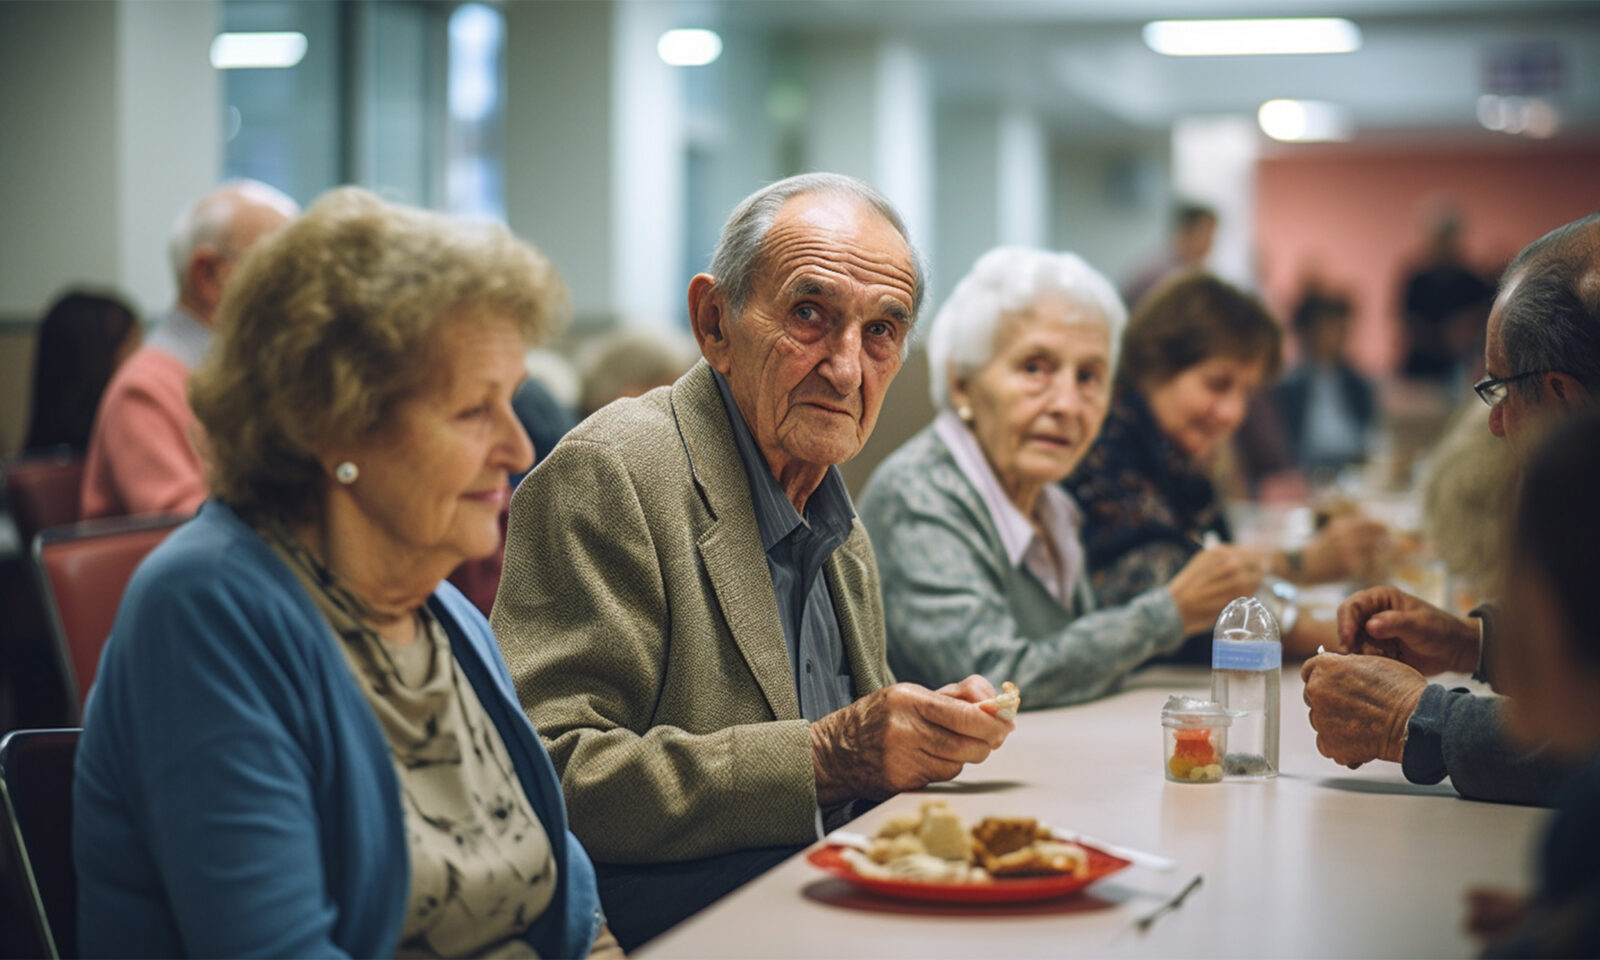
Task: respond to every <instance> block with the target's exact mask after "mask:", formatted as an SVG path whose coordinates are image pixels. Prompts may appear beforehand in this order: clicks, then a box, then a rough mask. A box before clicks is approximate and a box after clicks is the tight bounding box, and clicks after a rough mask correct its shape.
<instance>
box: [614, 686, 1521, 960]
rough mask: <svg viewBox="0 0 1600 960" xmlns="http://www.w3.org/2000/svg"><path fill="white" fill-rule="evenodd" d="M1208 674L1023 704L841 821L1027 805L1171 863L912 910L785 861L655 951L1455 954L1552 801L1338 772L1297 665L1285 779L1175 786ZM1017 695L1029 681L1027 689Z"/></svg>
mask: <svg viewBox="0 0 1600 960" xmlns="http://www.w3.org/2000/svg"><path fill="white" fill-rule="evenodd" d="M1209 682H1210V681H1209V672H1208V671H1201V670H1196V669H1193V668H1190V669H1186V670H1185V669H1177V668H1157V669H1154V670H1148V671H1145V672H1143V673H1141V674H1138V675H1136V676H1135V677H1133V678H1132V679H1131V681H1130V683H1129V685H1128V687H1127V688H1126V689H1125V690H1124V692H1122V693H1120V694H1118V695H1116V696H1113V697H1110V698H1107V699H1105V700H1101V701H1099V702H1096V703H1091V704H1085V705H1083V706H1078V707H1068V708H1064V709H1059V710H1049V711H1042V712H1037V713H1024V714H1022V716H1021V717H1019V718H1018V721H1017V729H1016V732H1015V733H1013V734H1012V736H1011V738H1010V739H1009V740H1008V741H1007V742H1006V745H1005V746H1004V747H1003V748H1001V750H1000V751H998V752H997V753H996V754H995V755H994V756H992V757H991V758H990V759H989V761H988V762H987V763H985V764H983V765H981V766H979V767H976V768H969V769H968V770H967V771H966V773H965V775H964V776H962V777H961V778H960V779H959V780H957V781H956V782H955V783H953V784H946V785H941V786H939V787H936V788H933V789H929V790H925V791H921V792H918V793H914V794H903V795H901V796H899V797H896V798H894V799H892V800H890V801H888V802H887V803H885V804H883V805H882V806H880V807H878V808H877V809H875V810H873V811H872V812H870V813H868V814H867V815H866V816H864V817H862V818H861V819H860V820H858V821H856V822H855V823H854V824H852V825H851V827H850V829H852V830H857V831H860V832H863V833H873V832H875V831H876V829H877V826H878V824H879V823H880V822H881V821H882V820H883V819H884V818H886V817H887V816H889V815H891V814H893V813H895V812H898V811H904V810H914V809H915V808H916V806H917V805H918V804H919V803H921V802H922V801H924V800H927V799H930V798H934V797H937V798H939V799H943V800H946V801H948V802H949V803H950V804H951V805H952V806H954V807H955V808H956V809H957V810H959V811H960V812H961V813H962V815H963V816H964V817H966V818H967V819H968V820H969V821H974V822H975V821H976V820H978V819H980V818H982V817H983V816H985V815H989V814H997V815H1012V816H1032V817H1037V818H1039V819H1041V820H1045V821H1047V822H1049V823H1052V824H1054V825H1057V826H1060V827H1064V828H1067V829H1072V830H1077V831H1080V832H1082V833H1085V834H1088V835H1091V836H1094V837H1099V838H1102V839H1104V840H1106V841H1108V842H1111V843H1117V844H1122V845H1124V846H1129V847H1134V848H1138V849H1140V850H1146V851H1150V852H1154V853H1160V854H1164V855H1166V856H1169V857H1173V858H1176V859H1177V860H1178V861H1179V868H1178V869H1177V870H1176V871H1174V872H1171V873H1165V874H1164V873H1157V872H1155V871H1152V870H1149V869H1146V868H1142V867H1131V868H1129V869H1127V870H1124V871H1122V872H1120V873H1118V874H1115V875H1114V876H1111V877H1108V878H1106V879H1105V880H1102V881H1100V882H1099V883H1098V884H1095V885H1094V886H1093V887H1091V888H1089V890H1088V891H1086V892H1085V893H1083V894H1080V895H1078V896H1075V897H1068V898H1065V899H1060V900H1055V901H1045V902H1043V903H1038V904H1032V905H1028V904H1024V905H1014V906H989V907H984V906H976V905H975V906H962V905H954V906H952V905H941V904H919V903H909V902H898V901H893V900H888V899H883V898H880V897H876V896H873V895H869V894H866V893H861V892H857V891H856V890H855V889H854V888H853V887H851V886H850V885H849V884H848V883H846V882H845V881H843V880H839V879H836V878H834V877H831V876H829V875H827V874H824V873H822V872H821V871H819V870H817V869H816V868H815V867H813V866H811V865H810V864H808V863H806V862H805V860H804V858H803V856H796V857H793V858H791V859H789V860H788V861H786V862H784V863H783V864H781V865H779V866H778V867H776V868H775V869H773V870H772V871H770V872H769V873H767V874H766V875H764V876H762V877H760V878H759V879H757V880H756V881H755V882H753V883H751V884H749V885H747V886H745V887H744V888H742V889H740V890H738V891H735V892H734V893H733V894H732V895H730V896H728V897H726V898H724V899H723V900H721V901H720V902H718V903H716V904H714V905H712V906H711V907H710V908H709V909H707V910H705V911H704V912H702V913H700V914H699V915H697V916H695V917H692V918H690V919H689V920H687V921H685V922H684V923H682V924H680V925H679V926H678V927H676V928H674V929H672V930H670V931H668V932H667V933H666V934H664V935H662V936H661V937H659V938H658V939H657V940H655V941H654V942H652V943H650V944H648V945H646V947H645V948H643V949H642V950H641V951H640V952H639V955H640V956H643V957H648V958H652V960H655V958H668V957H708V958H709V957H885V956H904V957H960V958H963V960H973V958H980V957H997V958H1012V957H1031V956H1047V955H1048V956H1061V955H1076V956H1107V955H1116V956H1163V957H1177V956H1184V957H1202V956H1214V957H1354V956H1368V957H1370V956H1393V957H1409V956H1416V957H1449V956H1468V955H1471V954H1473V953H1475V949H1474V944H1473V942H1472V941H1471V940H1470V939H1469V938H1468V937H1467V936H1466V934H1465V933H1464V932H1463V930H1462V920H1463V917H1464V915H1465V914H1464V901H1463V893H1464V891H1465V890H1466V889H1467V888H1468V887H1469V886H1474V885H1480V884H1482V885H1495V886H1502V887H1505V886H1509V887H1514V888H1524V887H1525V886H1526V884H1527V883H1528V882H1529V879H1530V878H1531V876H1532V870H1531V866H1532V861H1531V857H1532V852H1533V844H1534V842H1535V841H1536V839H1537V837H1538V835H1539V831H1540V830H1541V829H1542V827H1543V824H1544V822H1545V817H1546V813H1545V811H1542V810H1535V809H1530V808H1525V807H1513V806H1503V805H1497V804H1486V803H1476V802H1472V801H1467V800H1462V799H1460V798H1459V797H1457V796H1456V795H1455V793H1454V791H1453V790H1451V789H1450V785H1449V783H1448V781H1446V782H1445V783H1441V784H1438V785H1437V786H1433V787H1419V786H1416V785H1413V784H1410V783H1408V782H1406V780H1405V778H1404V777H1403V776H1402V775H1401V772H1400V769H1399V766H1398V765H1397V764H1388V763H1377V764H1369V765H1368V766H1366V767H1363V768H1361V769H1360V770H1353V771H1352V770H1346V769H1345V768H1343V767H1339V766H1337V765H1335V764H1334V763H1332V762H1331V761H1329V760H1327V759H1325V758H1323V757H1322V756H1321V755H1320V754H1318V753H1317V751H1316V745H1315V740H1314V733H1313V731H1312V730H1311V728H1310V725H1309V724H1308V723H1307V721H1306V708H1305V706H1304V704H1303V703H1302V701H1301V699H1300V690H1301V683H1300V677H1299V673H1298V670H1297V669H1296V668H1292V667H1291V668H1286V669H1285V670H1284V677H1283V688H1282V698H1283V710H1282V713H1283V726H1282V742H1281V747H1280V749H1281V766H1282V770H1283V773H1282V775H1281V776H1280V777H1278V778H1277V779H1276V780H1270V781H1265V782H1247V781H1224V782H1223V783H1221V784H1213V785H1204V784H1177V783H1169V782H1167V781H1166V779H1165V778H1164V777H1163V775H1162V757H1161V726H1160V712H1161V705H1162V702H1163V701H1164V700H1165V699H1166V696H1167V694H1169V693H1174V692H1196V691H1198V692H1204V693H1208V692H1209ZM1024 696H1026V691H1024ZM1195 873H1201V874H1203V875H1204V882H1203V884H1202V885H1201V886H1200V887H1199V888H1198V889H1196V890H1195V891H1194V892H1193V893H1191V894H1190V896H1189V897H1188V899H1187V900H1186V901H1185V902H1184V903H1183V905H1182V906H1180V907H1179V908H1178V909H1177V910H1175V911H1173V912H1171V913H1168V914H1166V915H1164V916H1163V917H1162V918H1161V919H1159V920H1157V921H1156V922H1155V923H1154V925H1153V926H1152V927H1151V928H1150V929H1149V930H1148V932H1146V933H1142V934H1141V933H1139V932H1137V931H1136V930H1135V928H1134V925H1133V924H1134V919H1135V918H1136V917H1139V916H1141V915H1143V914H1145V913H1147V912H1148V911H1150V910H1151V909H1152V908H1154V907H1155V906H1157V905H1158V904H1160V903H1161V902H1162V901H1163V900H1164V899H1165V898H1166V897H1167V896H1169V895H1170V894H1172V893H1173V892H1176V891H1177V890H1178V889H1179V888H1180V887H1181V886H1182V885H1183V884H1184V883H1185V882H1187V881H1188V879H1189V878H1190V877H1192V876H1193V875H1194V874H1195Z"/></svg>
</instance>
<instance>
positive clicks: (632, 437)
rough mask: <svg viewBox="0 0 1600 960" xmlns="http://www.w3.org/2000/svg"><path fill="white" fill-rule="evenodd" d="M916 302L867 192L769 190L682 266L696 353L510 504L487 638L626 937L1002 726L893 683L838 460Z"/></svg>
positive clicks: (945, 692) (609, 414)
mask: <svg viewBox="0 0 1600 960" xmlns="http://www.w3.org/2000/svg"><path fill="white" fill-rule="evenodd" d="M921 297H922V275H921V271H920V270H919V267H918V264H917V258H916V255H915V254H914V252H913V251H912V248H911V246H910V243H909V242H908V240H907V239H906V235H905V228H904V226H903V225H902V223H901V221H900V219H899V217H898V215H897V214H896V213H895V212H894V210H893V209H892V208H891V207H890V206H889V204H888V202H887V201H886V200H884V199H883V198H882V197H881V196H880V195H879V194H878V193H877V192H876V191H874V190H872V188H870V187H868V186H866V185H865V184H862V183H860V182H858V181H855V180H852V179H850V178H847V177H841V176H834V175H828V174H810V175H805V176H800V177H792V178H790V179H788V180H784V181H780V182H779V183H776V184H773V185H771V186H769V187H766V188H765V189H762V190H760V191H758V192H757V193H755V194H753V195H752V196H750V197H749V198H747V199H746V200H745V201H744V202H743V203H741V204H740V205H739V207H738V208H737V209H736V210H735V211H734V213H733V215H732V216H731V217H730V218H729V220H728V223H727V225H726V226H725V227H724V228H723V231H722V237H721V239H720V240H719V242H718V244H717V249H716V251H715V253H714V254H713V256H712V262H711V272H710V273H709V274H700V275H699V276H696V277H695V278H694V279H693V280H692V281H691V282H690V284H689V312H690V317H691V320H692V323H693V327H694V334H695V338H696V339H697V340H698V342H699V345H700V349H701V352H702V354H703V359H702V360H701V361H700V362H699V363H697V364H696V365H695V366H694V368H692V369H691V370H690V371H689V372H688V373H686V374H685V375H684V376H683V377H682V378H681V379H679V380H678V381H677V382H676V383H675V384H673V385H671V386H670V387H660V388H657V389H655V390H652V391H651V392H649V393H647V394H645V395H644V396H643V397H641V398H639V399H625V400H619V401H617V402H615V403H612V404H611V405H609V406H607V407H605V408H604V409H603V410H601V411H599V412H598V413H596V414H595V415H594V416H592V417H590V418H589V419H588V420H586V421H584V423H582V424H581V425H580V426H578V428H577V429H575V430H574V431H573V432H571V433H569V434H568V435H567V436H566V438H565V439H564V440H563V441H562V442H561V444H560V445H559V446H558V447H556V449H555V451H554V452H553V453H552V454H551V455H550V457H549V458H548V459H547V460H546V461H545V462H544V463H543V464H541V465H540V466H539V467H538V468H537V469H536V470H535V471H534V472H533V473H532V474H531V475H529V477H528V478H527V479H526V480H525V481H523V483H522V485H521V487H520V488H518V490H517V493H516V496H515V497H514V498H513V500H512V506H511V526H510V534H509V538H508V542H507V547H506V558H505V575H504V577H503V579H502V580H501V585H500V593H499V596H498V597H497V598H496V601H495V608H494V616H493V622H494V627H495V633H496V634H497V635H498V636H499V638H500V643H501V646H502V648H503V649H504V652H505V656H506V662H507V663H508V664H509V665H510V668H511V673H512V675H513V677H514V678H515V680H516V685H517V692H518V694H519V695H520V697H521V699H522V703H523V705H524V707H525V708H526V709H527V710H528V712H529V715H530V717H532V718H533V719H534V720H535V722H536V723H537V724H538V726H539V730H540V734H541V735H542V736H543V737H544V738H545V743H546V745H547V746H548V747H549V749H550V754H551V757H552V758H553V759H554V760H555V763H556V766H557V768H558V769H559V770H560V771H561V773H562V785H563V787H564V789H565V791H566V796H567V801H568V807H569V810H570V812H571V818H572V829H573V830H574V831H575V832H576V833H577V834H578V836H579V837H580V838H581V839H582V840H583V841H584V845H585V846H586V847H587V848H588V849H589V851H590V853H591V855H592V856H593V857H594V859H595V861H596V866H597V869H598V871H599V874H600V884H601V898H602V901H603V902H604V904H605V906H606V912H607V914H608V917H609V918H610V922H611V925H612V930H613V931H615V932H616V934H617V937H618V939H619V940H620V941H621V942H622V943H623V945H624V946H625V947H630V948H631V947H633V946H636V945H638V944H639V943H642V942H643V941H644V940H646V939H648V938H649V937H651V936H653V935H654V934H655V933H657V932H659V931H661V930H663V929H665V928H666V927H668V926H670V925H671V924H672V923H675V922H676V921H678V920H680V919H682V918H683V917H685V916H687V915H689V914H690V913H692V912H694V911H695V910H697V909H699V908H700V907H702V906H704V905H705V904H707V903H709V902H711V901H712V900H715V899H716V898H717V897H719V896H721V895H722V894H723V893H725V892H727V891H728V890H730V889H732V888H733V887H735V886H737V885H739V884H740V883H742V882H744V881H745V880H748V879H749V878H750V877H752V876H754V875H756V874H757V873H759V872H760V871H762V870H764V869H766V868H767V867H769V866H771V865H772V864H774V863H776V862H777V861H779V860H781V859H783V858H784V857H785V856H787V855H788V854H790V853H792V852H794V851H796V850H797V849H799V848H800V847H801V846H803V845H804V844H806V843H808V842H810V841H813V840H815V839H816V838H817V837H818V835H819V833H820V832H821V831H822V830H823V829H824V825H826V827H828V828H831V827H833V826H835V825H837V824H838V823H840V822H842V821H843V820H845V819H847V818H848V817H849V815H850V813H851V806H852V803H853V802H854V801H857V800H862V799H868V800H874V799H881V798H884V797H887V796H889V795H891V794H894V793H897V792H899V791H902V790H911V789H916V788H919V787H922V786H924V785H926V784H928V783H930V782H933V781H936V780H947V779H950V778H952V777H954V776H956V775H957V774H958V773H959V772H960V770H961V769H962V766H963V765H964V764H967V763H977V762H979V761H982V760H983V759H985V758H986V757H987V756H988V755H989V752H990V751H991V750H993V749H995V748H997V747H999V746H1000V744H1001V743H1002V742H1003V741H1004V740H1005V738H1006V735H1007V734H1008V733H1009V732H1010V730H1011V723H1010V721H1008V720H1002V719H999V718H997V717H995V716H992V715H990V714H989V713H987V712H985V711H984V710H983V709H982V708H980V707H979V706H977V705H975V703H974V701H978V700H982V699H984V698H986V697H988V696H990V695H992V693H993V690H992V688H991V687H990V686H989V684H988V683H987V682H986V681H984V680H983V679H982V678H980V677H970V678H968V679H967V680H965V681H963V682H962V683H960V684H953V685H951V686H949V687H945V688H943V689H941V690H940V691H938V692H933V691H929V690H926V689H924V688H922V687H918V686H914V685H911V684H893V685H891V683H892V677H891V676H890V674H889V669H888V666H887V664H886V662H885V658H884V656H885V655H884V627H883V610H882V601H881V600H880V597H879V586H878V575H877V568H876V566H875V565H874V561H873V555H872V549H871V545H870V544H869V543H868V541H867V536H866V532H865V531H864V529H863V528H862V526H861V524H860V523H859V522H858V521H856V520H855V518H854V511H853V508H852V507H851V503H850V498H849V495H848V494H847V493H846V492H845V488H844V484H843V482H842V480H841V479H840V476H839V473H838V470H837V469H836V468H835V465H836V464H839V463H842V462H844V461H845V460H848V459H849V458H851V457H852V456H854V455H855V454H856V453H857V452H858V451H859V450H860V449H861V446H862V444H863V443H864V442H865V441H866V439H867V436H868V434H870V433H871V432H872V428H873V424H874V423H875V422H876V421H877V417H878V411H879V409H880V408H881V406H882V404H883V398H884V392H885V391H886V390H887V389H888V387H889V383H890V381H891V380H893V379H894V376H895V374H896V372H897V371H898V370H899V369H900V364H901V362H902V360H903V357H904V353H905V348H906V343H907V341H908V338H909V337H910V336H911V333H912V325H913V322H914V320H915V317H916V313H917V308H918V306H919V302H920V300H921Z"/></svg>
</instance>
